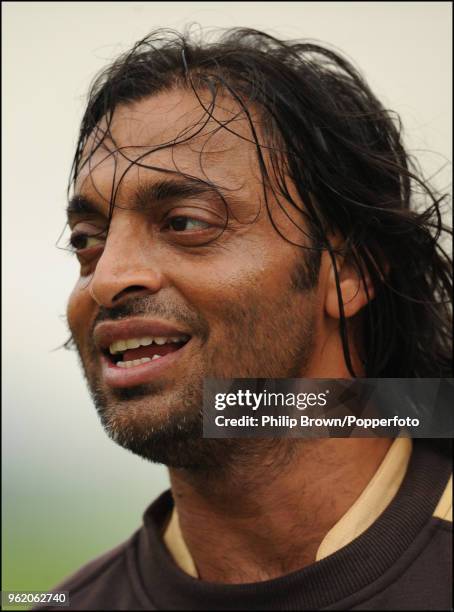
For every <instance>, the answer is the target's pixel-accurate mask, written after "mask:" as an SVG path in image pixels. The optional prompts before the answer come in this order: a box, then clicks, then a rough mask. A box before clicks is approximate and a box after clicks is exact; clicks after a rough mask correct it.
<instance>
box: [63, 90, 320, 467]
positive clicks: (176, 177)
mask: <svg viewBox="0 0 454 612" xmlns="http://www.w3.org/2000/svg"><path fill="white" fill-rule="evenodd" d="M214 112H215V117H216V119H217V120H219V121H226V120H230V119H232V118H233V117H234V116H235V115H236V113H237V112H238V108H237V107H235V106H234V104H233V103H232V102H230V101H228V100H226V99H223V100H222V103H218V105H217V107H216V109H215V111H214ZM207 119H208V117H207V115H206V113H205V112H204V111H203V109H202V108H201V107H200V105H199V103H198V102H197V101H196V99H195V97H194V95H193V93H191V92H186V91H182V90H176V91H173V92H165V93H161V94H158V95H156V96H153V97H150V98H148V99H145V100H142V101H140V102H136V103H134V104H130V105H128V106H122V107H119V108H118V109H117V110H116V112H115V114H114V118H113V122H112V124H111V134H112V139H106V140H105V142H104V145H102V146H100V147H99V148H98V149H97V150H96V151H95V152H94V153H93V154H92V155H91V158H90V162H89V163H87V164H85V166H84V167H83V168H82V170H81V171H80V173H79V175H78V178H77V182H76V189H75V194H76V196H77V199H76V203H77V204H79V206H76V207H74V206H73V207H72V208H73V209H74V210H73V211H72V212H70V213H69V220H70V225H71V228H72V235H73V243H74V245H75V247H77V248H78V249H79V253H78V254H79V258H80V261H81V270H80V277H79V279H78V281H77V283H76V285H75V287H74V290H73V292H72V294H71V297H70V300H69V304H68V321H69V325H70V329H71V332H72V335H73V338H74V340H75V342H76V345H77V348H78V351H79V354H80V358H81V361H82V364H83V368H84V371H85V375H86V377H87V380H88V383H89V386H90V390H91V392H92V395H93V397H94V400H95V403H96V406H97V409H98V411H99V414H100V416H101V420H102V423H103V425H104V427H105V428H106V431H107V432H108V434H109V435H110V436H111V437H112V438H113V439H114V440H116V441H117V442H118V443H119V444H121V445H123V446H125V447H126V448H129V449H130V450H132V451H133V452H135V453H137V454H139V455H142V456H144V457H147V458H149V459H151V460H156V461H162V462H164V463H167V464H169V465H177V466H189V465H200V464H203V462H204V461H205V460H206V461H207V463H209V462H210V459H209V455H210V453H211V455H213V454H216V453H217V452H218V451H219V447H216V444H214V442H215V441H211V442H210V441H207V440H203V439H202V438H201V418H200V416H201V415H200V409H201V403H202V393H203V380H204V378H205V377H218V378H234V377H262V378H267V377H272V378H279V377H298V376H304V375H305V373H307V371H308V368H309V367H310V364H311V360H312V358H313V355H314V351H315V346H316V344H317V337H318V332H317V329H318V328H319V326H320V312H319V311H320V307H317V303H318V299H319V296H318V290H317V286H315V287H314V286H313V285H314V281H313V278H312V279H311V276H310V273H309V270H308V260H309V259H310V258H313V257H314V255H313V252H312V251H309V250H306V249H303V248H301V247H299V246H295V245H294V244H291V243H290V242H288V241H286V240H284V239H283V238H282V236H281V235H280V234H279V232H278V231H276V229H275V227H273V224H274V225H275V226H277V227H278V229H279V231H280V233H282V234H284V235H285V236H287V237H288V238H289V239H290V240H291V241H293V242H296V243H298V244H301V243H303V244H304V243H305V244H307V245H309V239H308V238H307V236H305V234H304V233H302V232H301V231H300V230H299V229H297V228H296V227H295V224H294V222H296V223H297V224H298V225H299V226H302V225H303V220H302V217H301V216H298V217H296V216H295V212H294V211H293V212H292V211H291V210H290V206H289V205H288V204H286V203H285V202H284V201H283V200H280V201H279V202H277V201H275V199H274V197H273V196H272V195H271V191H270V190H269V189H268V188H267V190H266V192H267V200H268V202H267V203H266V202H265V197H264V188H263V180H262V175H261V173H260V171H259V164H258V161H257V151H256V147H255V145H254V144H252V143H250V142H248V141H247V140H245V138H246V139H248V140H250V139H251V131H250V128H249V126H248V123H247V121H246V119H245V117H244V115H240V116H237V117H236V118H235V120H234V121H232V122H231V123H229V125H228V128H229V129H231V130H234V131H235V132H236V133H237V134H239V135H236V134H232V133H231V132H229V130H228V129H225V128H222V127H221V128H220V129H217V128H219V125H218V124H217V123H216V121H215V120H214V119H213V118H211V119H209V120H208V122H207V123H206V125H203V124H204V122H205V121H206V120H207ZM103 126H104V127H105V124H103V123H102V122H101V128H102V127H103ZM98 136H99V134H98ZM241 136H242V137H243V138H242V137H241ZM175 139H177V140H178V141H182V142H179V144H172V143H174V141H175ZM163 143H167V144H168V146H165V147H162V146H160V145H162V144H163ZM95 144H96V135H93V136H92V138H91V140H90V142H89V143H88V144H87V147H86V150H85V156H86V157H87V156H88V153H90V151H91V150H92V149H93V148H94V145H95ZM133 161H135V162H136V163H135V164H134V163H131V162H133ZM120 177H123V178H122V179H121V180H120ZM208 182H209V183H212V184H214V185H215V186H216V188H217V189H218V191H217V192H216V190H214V189H212V188H208V187H207V183H208ZM113 189H114V190H116V199H115V204H116V206H115V207H114V208H113V215H112V218H111V221H110V225H109V227H108V232H107V226H108V218H109V202H110V200H111V196H112V190H113ZM220 194H222V195H223V196H224V197H225V200H224V201H223V199H222V197H221V196H220ZM81 203H82V204H83V205H81ZM87 203H89V206H88V207H87ZM89 208H91V209H92V210H89ZM270 215H271V217H272V220H273V222H271V220H270ZM292 220H293V221H294V222H292ZM312 276H313V274H312ZM151 341H152V342H151ZM125 342H126V343H127V344H124V343H125ZM150 342H151V343H150ZM139 343H140V344H139ZM139 360H140V361H139ZM221 442H225V441H216V443H218V444H219V443H221ZM211 459H212V457H211Z"/></svg>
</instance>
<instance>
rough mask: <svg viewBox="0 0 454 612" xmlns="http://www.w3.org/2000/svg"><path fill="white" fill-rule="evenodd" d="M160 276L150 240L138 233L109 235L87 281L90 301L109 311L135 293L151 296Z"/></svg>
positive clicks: (160, 284)
mask: <svg viewBox="0 0 454 612" xmlns="http://www.w3.org/2000/svg"><path fill="white" fill-rule="evenodd" d="M162 278H163V277H162V273H161V271H160V269H159V264H158V259H157V257H156V256H155V255H154V248H153V246H152V244H151V240H150V238H149V237H148V239H146V238H145V239H144V237H143V236H142V235H141V232H128V233H127V234H123V235H121V234H120V233H119V232H116V233H111V232H110V231H109V235H108V237H107V240H106V244H105V246H104V251H103V253H102V255H101V257H100V258H99V260H98V261H97V264H96V268H95V271H94V273H93V276H92V278H91V281H90V285H89V291H90V294H91V296H92V298H93V299H94V300H95V301H96V302H97V303H98V304H99V305H100V306H104V307H105V308H113V307H114V306H118V305H120V304H121V303H122V302H123V301H125V300H127V299H128V298H130V297H132V295H135V294H147V293H148V294H151V293H156V292H158V291H159V290H160V289H161V287H162Z"/></svg>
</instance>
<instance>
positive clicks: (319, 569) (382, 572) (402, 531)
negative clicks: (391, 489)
mask: <svg viewBox="0 0 454 612" xmlns="http://www.w3.org/2000/svg"><path fill="white" fill-rule="evenodd" d="M451 471H452V460H451V459H450V458H449V457H447V456H445V455H443V454H442V453H440V452H439V451H437V449H436V448H435V447H433V446H431V445H430V444H429V443H427V441H425V440H414V446H413V453H412V457H411V460H410V464H409V466H408V470H407V473H406V476H405V479H404V481H403V483H402V485H401V487H400V489H399V491H398V492H397V494H396V495H395V497H394V499H393V500H392V501H391V503H390V504H389V505H388V507H387V508H386V509H385V511H384V512H383V513H382V514H381V515H380V516H379V517H378V519H377V520H376V521H375V522H374V523H373V524H372V525H371V526H370V527H369V528H368V529H367V530H366V531H364V532H363V533H362V534H361V535H360V536H358V537H357V538H356V539H354V540H353V541H352V542H350V543H349V544H348V545H346V546H344V547H343V548H341V549H339V550H337V551H336V552H335V553H333V554H331V555H329V556H327V557H325V558H323V559H322V560H320V561H317V562H315V563H313V564H312V565H309V566H307V567H305V568H303V569H302V570H299V571H296V572H293V573H291V574H288V575H286V576H282V577H280V578H276V579H274V580H268V581H265V582H259V583H254V584H237V585H227V584H217V583H209V582H206V581H203V580H198V579H196V578H192V577H191V576H189V575H187V574H186V573H184V572H183V571H182V570H181V569H180V568H179V567H178V566H177V565H176V564H175V562H174V560H173V559H172V557H171V556H170V554H169V552H168V550H167V548H166V547H165V545H164V543H163V541H162V535H161V533H162V528H163V526H164V525H165V523H166V520H167V519H168V517H169V516H170V512H171V510H172V507H173V500H172V495H171V492H170V491H166V492H165V493H163V494H162V495H161V496H160V497H159V498H158V499H157V500H156V501H155V502H153V503H152V504H151V505H150V506H149V507H148V509H147V510H146V511H145V514H144V517H143V525H142V526H141V527H140V529H138V530H137V531H136V532H135V533H134V534H133V535H132V536H131V537H130V538H129V539H128V540H127V541H126V542H124V543H123V544H121V545H120V546H118V547H116V548H115V549H113V550H111V551H109V552H108V553H105V554H104V555H102V556H101V557H99V558H97V559H95V560H94V561H91V562H90V563H88V564H87V565H85V566H84V567H82V568H81V569H80V570H79V571H78V572H76V573H75V574H74V575H73V576H71V577H70V578H68V579H66V580H65V581H64V582H62V583H61V584H59V585H58V586H57V587H55V589H53V590H54V591H60V590H62V591H63V590H64V591H69V596H70V609H72V610H452V609H453V607H452V523H451V522H450V521H448V520H445V519H442V518H437V517H434V516H433V513H434V510H435V508H436V506H437V504H438V502H439V500H440V497H441V496H442V494H443V491H444V490H445V488H446V486H447V484H448V481H449V477H450V474H451ZM35 609H40V610H43V609H45V610H51V609H57V608H52V607H49V606H47V607H38V608H35ZM63 609H64V608H63Z"/></svg>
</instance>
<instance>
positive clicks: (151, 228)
mask: <svg viewBox="0 0 454 612" xmlns="http://www.w3.org/2000/svg"><path fill="white" fill-rule="evenodd" d="M71 185H72V187H73V188H74V190H73V194H72V197H71V199H70V203H69V206H68V221H69V225H70V228H71V238H70V246H71V248H72V249H73V250H74V251H75V252H76V254H77V257H78V258H79V261H80V277H79V280H78V281H77V283H76V286H75V288H74V290H73V292H72V295H71V297H70V300H69V304H68V322H69V326H70V329H71V334H72V340H73V341H74V344H75V346H76V347H77V350H78V352H79V356H80V358H81V363H82V366H83V369H84V373H85V376H86V378H87V381H88V384H89V387H90V390H91V393H92V396H93V399H94V402H95V405H96V409H97V411H98V413H99V416H100V418H101V421H102V423H103V426H104V427H105V429H106V432H107V433H108V435H109V436H110V437H111V438H112V439H113V440H115V441H116V442H117V443H118V444H120V445H122V446H123V447H124V448H126V449H128V450H130V451H132V452H134V453H136V454H137V455H139V456H141V457H144V458H146V459H149V460H150V461H155V462H160V463H164V464H165V465H167V466H168V467H169V472H170V479H171V492H170V491H168V492H166V493H164V494H163V495H162V496H160V498H159V499H158V500H156V501H155V502H153V503H152V505H151V506H150V507H149V508H148V510H147V511H146V513H145V515H144V525H143V526H142V527H141V528H140V529H139V530H138V531H137V532H136V533H135V534H134V535H133V536H132V537H131V538H130V539H129V540H128V541H127V542H125V543H123V544H121V545H120V546H119V547H117V548H116V549H114V550H113V551H110V552H108V553H106V554H104V555H102V556H101V557H100V558H98V559H96V560H94V561H92V562H91V563H89V564H88V565H86V566H85V567H83V568H82V569H81V570H79V571H78V572H76V574H75V575H74V576H72V577H70V578H69V579H68V580H66V581H64V583H62V584H61V585H59V586H58V587H57V590H67V591H69V594H70V607H71V608H73V609H79V610H85V609H87V610H88V609H89V610H107V609H117V610H120V609H121V610H139V609H191V610H194V609H255V610H264V609H269V610H287V609H338V610H350V609H411V608H415V609H450V607H451V601H450V586H449V580H450V572H451V570H450V565H449V549H450V537H451V536H450V522H449V513H450V503H451V502H450V490H451V485H450V480H449V479H450V472H451V465H450V460H449V459H448V458H447V456H446V454H445V453H444V450H443V449H444V447H443V444H442V442H441V441H436V440H435V441H429V440H427V441H426V440H414V441H411V440H410V439H408V438H407V439H405V438H398V439H395V440H393V439H390V438H341V439H334V438H333V439H329V438H321V439H315V440H294V439H293V440H292V439H246V440H245V439H227V440H216V439H208V438H203V436H202V430H201V405H202V392H203V381H204V379H205V378H207V377H212V378H233V377H245V378H246V377H249V378H253V377H261V378H292V377H293V378H297V377H306V378H351V377H354V376H358V377H364V376H370V377H443V376H450V375H451V362H450V308H449V305H448V303H447V302H448V301H449V298H450V291H451V276H450V275H451V271H450V270H451V269H450V260H449V258H448V256H447V255H446V254H445V253H444V251H443V250H442V248H441V246H440V242H439V235H440V232H442V231H444V228H443V226H442V223H441V218H440V216H439V212H440V207H441V198H438V197H437V196H436V195H435V194H434V193H433V192H432V191H431V189H430V187H429V186H428V185H427V184H426V183H424V181H423V180H422V179H421V178H420V177H419V175H418V173H417V172H416V170H414V169H413V170H412V169H410V166H409V159H408V157H407V154H406V152H405V150H404V148H403V145H402V143H401V139H400V134H399V130H398V128H397V127H396V125H395V123H394V121H393V116H392V114H391V113H390V112H389V111H386V110H385V109H383V107H382V106H381V105H380V103H379V102H378V101H377V99H376V98H375V97H374V95H373V94H372V92H371V91H370V90H369V88H368V87H367V85H366V84H365V82H364V80H363V79H362V78H361V77H360V75H359V74H358V73H357V72H356V71H355V70H354V69H353V67H352V66H351V65H350V64H349V63H348V62H346V60H344V59H343V58H341V57H340V56H338V55H337V54H335V53H333V52H332V51H329V50H327V49H324V48H322V47H318V46H315V45H312V44H309V43H304V42H302V43H287V42H283V41H279V40H277V39H275V38H273V37H271V36H268V35H266V34H263V33H261V32H257V31H254V30H233V31H230V32H227V33H226V35H225V36H224V37H223V38H221V39H220V40H218V41H217V42H214V43H212V44H209V43H207V42H205V43H204V42H203V41H194V40H191V39H190V37H188V36H176V35H173V34H172V33H169V32H165V31H158V32H155V33H153V34H151V35H150V36H149V37H147V38H146V39H145V40H143V41H140V42H139V43H137V44H136V45H135V46H134V48H133V49H132V50H131V51H130V52H128V53H127V54H125V55H124V56H122V57H120V58H119V59H118V60H117V61H116V62H115V63H114V64H113V65H112V66H110V67H109V68H107V69H106V70H105V71H104V72H103V73H102V74H101V75H100V76H99V78H98V79H97V80H96V81H95V83H94V84H93V86H92V89H91V92H90V97H89V101H88V106H87V110H86V112H85V115H84V118H83V121H82V127H81V132H80V138H79V144H78V147H77V152H76V156H75V160H74V165H73V174H72V180H71ZM418 188H419V191H420V194H419V196H420V197H422V196H425V199H426V202H425V203H426V206H425V208H424V210H421V211H420V212H416V211H415V205H416V204H417V203H419V199H418V202H417V201H415V197H416V196H417V195H418V194H417V189H418ZM158 361H159V363H158Z"/></svg>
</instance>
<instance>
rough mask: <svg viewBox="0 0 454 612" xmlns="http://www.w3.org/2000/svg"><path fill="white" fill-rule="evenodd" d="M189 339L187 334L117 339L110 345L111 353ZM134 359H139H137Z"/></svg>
mask: <svg viewBox="0 0 454 612" xmlns="http://www.w3.org/2000/svg"><path fill="white" fill-rule="evenodd" d="M185 340H187V336H166V337H164V336H145V337H144V338H131V339H130V340H117V341H116V342H112V344H111V345H110V346H109V351H110V353H111V355H115V353H123V352H124V351H126V350H128V349H135V348H139V346H149V345H150V344H158V345H159V346H162V345H163V344H169V343H171V342H184V341H185ZM134 361H138V360H137V359H135V360H134ZM124 363H129V362H127V361H126V362H124Z"/></svg>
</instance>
